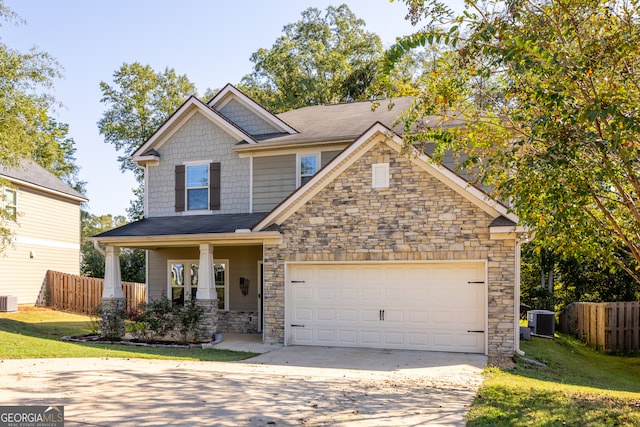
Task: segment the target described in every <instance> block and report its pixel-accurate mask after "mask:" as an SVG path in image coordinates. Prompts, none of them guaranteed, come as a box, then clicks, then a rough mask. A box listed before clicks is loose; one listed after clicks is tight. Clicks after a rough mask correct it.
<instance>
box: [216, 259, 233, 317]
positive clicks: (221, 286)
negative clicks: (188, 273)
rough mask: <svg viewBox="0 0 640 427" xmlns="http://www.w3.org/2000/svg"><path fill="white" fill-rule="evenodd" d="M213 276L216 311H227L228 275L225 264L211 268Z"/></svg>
mask: <svg viewBox="0 0 640 427" xmlns="http://www.w3.org/2000/svg"><path fill="white" fill-rule="evenodd" d="M213 274H214V280H215V286H216V294H217V295H218V310H228V309H229V275H228V274H227V262H226V261H225V262H221V263H220V264H218V263H216V264H215V265H214V266H213Z"/></svg>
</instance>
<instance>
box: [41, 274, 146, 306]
mask: <svg viewBox="0 0 640 427" xmlns="http://www.w3.org/2000/svg"><path fill="white" fill-rule="evenodd" d="M47 285H48V287H49V295H50V302H49V305H50V306H51V307H53V308H55V309H56V310H64V311H72V312H74V313H84V314H91V312H92V311H93V309H94V307H97V306H98V305H100V303H101V302H102V289H103V287H104V279H96V278H93V277H84V276H76V275H73V274H67V273H60V272H58V271H51V270H49V271H47ZM146 289H147V288H146V286H145V284H144V283H133V282H122V293H123V294H124V301H125V306H126V308H127V309H131V308H134V307H137V306H138V305H140V304H141V303H143V302H145V300H146V292H147V291H146Z"/></svg>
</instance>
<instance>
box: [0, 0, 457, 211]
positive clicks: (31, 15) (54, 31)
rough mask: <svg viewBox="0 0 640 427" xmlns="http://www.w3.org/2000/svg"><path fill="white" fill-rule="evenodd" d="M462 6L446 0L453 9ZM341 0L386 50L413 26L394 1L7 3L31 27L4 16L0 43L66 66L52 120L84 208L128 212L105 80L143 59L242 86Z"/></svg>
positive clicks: (128, 185)
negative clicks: (313, 14)
mask: <svg viewBox="0 0 640 427" xmlns="http://www.w3.org/2000/svg"><path fill="white" fill-rule="evenodd" d="M462 2H463V0H449V4H450V6H451V7H452V8H454V10H457V11H460V10H461V9H462ZM342 3H346V4H347V5H348V6H349V8H350V9H351V11H352V12H353V13H354V14H355V15H356V16H357V17H358V18H361V19H363V20H364V21H365V23H366V26H365V28H366V30H367V31H369V32H373V33H376V34H377V35H378V36H380V38H381V40H382V43H383V46H384V47H389V46H391V45H392V44H393V43H394V42H395V40H396V37H398V36H403V35H407V34H410V33H412V32H414V31H415V28H414V27H412V26H411V24H410V23H409V22H407V21H406V20H405V19H404V17H405V15H406V6H405V5H404V3H403V2H402V1H398V0H396V1H395V2H393V3H391V2H389V0H343V1H339V0H338V1H334V2H332V1H324V0H322V1H307V0H232V1H223V0H102V1H98V0H92V1H90V0H4V4H5V6H6V7H8V8H9V9H11V10H12V11H14V12H15V13H17V14H18V15H19V16H20V18H22V19H23V20H24V21H25V23H24V24H22V25H13V24H12V23H6V22H3V23H2V26H1V27H0V42H2V43H4V44H6V45H7V46H9V47H11V48H13V49H17V50H19V51H21V52H25V51H27V50H29V49H31V48H33V47H36V48H37V49H38V50H40V51H44V52H47V53H49V54H50V55H52V56H53V57H54V58H56V59H57V61H58V62H59V63H60V65H61V66H62V68H63V74H64V77H63V78H62V79H60V80H56V81H55V82H54V83H55V86H54V89H53V90H52V91H51V93H52V94H53V95H54V96H55V97H56V99H57V100H58V101H59V102H60V103H61V104H62V106H61V107H60V108H59V109H58V111H57V112H56V113H55V114H54V117H55V118H56V119H57V121H58V122H61V123H67V124H68V125H69V136H70V137H71V138H73V139H74V141H75V145H76V148H77V152H76V160H77V161H76V163H77V165H78V166H79V167H80V173H79V177H80V179H81V180H83V181H86V182H87V185H86V189H87V194H86V195H87V197H88V198H89V203H88V206H87V209H88V211H89V212H91V213H92V214H94V215H104V214H113V215H126V208H128V207H129V200H131V198H132V197H133V196H132V192H131V189H132V188H134V187H135V186H136V183H135V179H134V178H133V174H132V173H131V172H125V173H122V172H121V171H120V167H119V163H118V161H117V156H118V153H117V152H116V150H115V148H114V147H113V145H111V144H107V143H105V142H104V139H103V138H102V136H101V135H100V134H99V132H98V127H97V122H98V120H100V118H101V117H102V114H103V112H104V110H105V105H104V104H102V103H101V102H100V98H101V91H100V86H99V85H100V82H101V81H104V82H106V83H108V84H112V83H113V73H114V72H115V71H116V70H117V69H118V68H120V66H121V65H122V64H124V63H132V62H140V63H141V64H143V65H146V64H148V65H150V66H151V67H152V68H153V69H154V70H155V71H162V70H164V69H165V68H167V67H168V68H173V69H174V70H175V71H176V72H177V73H178V74H180V75H182V74H184V75H186V76H187V77H188V78H189V80H190V81H192V82H193V83H194V84H195V85H196V88H197V91H198V93H199V94H204V92H205V91H206V90H207V89H208V88H211V89H215V88H222V87H223V86H224V85H225V84H227V83H232V84H237V83H238V82H239V81H240V80H241V79H242V77H243V76H245V75H247V74H249V73H251V71H252V66H253V64H252V63H251V61H250V56H251V54H252V53H253V52H255V51H257V50H258V49H259V48H267V49H268V48H270V47H271V46H272V45H273V43H274V42H275V40H276V39H277V38H278V37H279V36H281V35H282V28H283V27H284V26H285V25H286V24H289V23H292V22H296V21H298V20H300V17H301V12H302V11H303V10H305V9H307V8H309V7H315V8H318V9H320V10H326V8H327V7H328V6H330V5H332V6H338V5H340V4H342ZM205 101H206V100H205Z"/></svg>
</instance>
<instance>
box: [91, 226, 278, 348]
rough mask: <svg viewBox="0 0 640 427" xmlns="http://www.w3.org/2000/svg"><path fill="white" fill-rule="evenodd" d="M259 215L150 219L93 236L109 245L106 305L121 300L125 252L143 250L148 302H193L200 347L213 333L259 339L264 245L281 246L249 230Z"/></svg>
mask: <svg viewBox="0 0 640 427" xmlns="http://www.w3.org/2000/svg"><path fill="white" fill-rule="evenodd" d="M262 216H263V214H242V215H215V216H214V215H206V216H188V217H162V218H149V219H143V220H140V221H137V222H134V223H131V224H128V225H126V226H123V227H120V228H118V229H114V230H111V231H108V232H106V233H103V234H100V235H97V236H94V237H93V241H94V245H96V247H102V246H103V245H104V246H106V248H105V249H104V253H105V284H104V290H103V295H102V301H103V305H107V306H112V307H117V306H118V305H120V304H122V301H123V292H122V281H121V274H120V260H119V254H120V249H121V248H135V249H143V250H145V251H146V254H147V259H146V285H147V298H148V301H147V302H149V301H152V300H157V299H159V298H165V297H166V298H168V299H169V300H170V301H171V302H172V304H185V303H186V302H188V301H194V302H195V303H196V304H197V305H198V306H199V307H201V308H202V310H203V312H204V318H203V320H202V325H201V326H202V328H201V330H202V334H201V335H200V336H199V337H198V339H199V340H200V341H210V340H211V337H212V336H213V335H214V334H215V333H246V334H256V333H260V332H261V331H262V318H263V311H264V304H263V293H262V259H263V247H264V244H265V243H269V244H272V243H279V242H280V241H281V236H280V233H279V231H278V230H271V231H260V232H253V231H251V227H252V226H253V224H255V223H256V221H257V220H256V218H258V219H259V218H261V217H262ZM225 217H226V218H225ZM225 220H226V221H225ZM238 226H241V228H236V227H238Z"/></svg>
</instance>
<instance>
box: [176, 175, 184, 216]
mask: <svg viewBox="0 0 640 427" xmlns="http://www.w3.org/2000/svg"><path fill="white" fill-rule="evenodd" d="M184 187H185V179H184V165H176V212H184Z"/></svg>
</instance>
